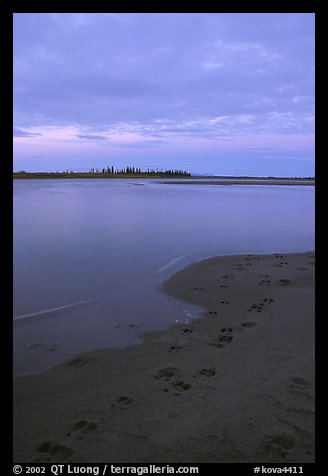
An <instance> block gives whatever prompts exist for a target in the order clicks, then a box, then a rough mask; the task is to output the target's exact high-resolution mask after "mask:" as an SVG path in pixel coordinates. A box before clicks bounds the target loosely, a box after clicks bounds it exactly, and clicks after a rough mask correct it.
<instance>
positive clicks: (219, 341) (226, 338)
mask: <svg viewBox="0 0 328 476" xmlns="http://www.w3.org/2000/svg"><path fill="white" fill-rule="evenodd" d="M221 332H222V331H221ZM232 340H233V336H232V335H229V334H221V335H219V336H218V337H217V338H216V339H215V341H214V342H210V343H209V344H210V345H212V346H214V347H218V348H219V349H222V348H223V347H226V345H228V344H230V343H231V342H232Z"/></svg>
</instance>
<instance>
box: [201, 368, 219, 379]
mask: <svg viewBox="0 0 328 476" xmlns="http://www.w3.org/2000/svg"><path fill="white" fill-rule="evenodd" d="M198 373H199V375H203V376H204V377H213V376H214V375H216V368H215V367H210V368H208V369H201V370H199V371H198Z"/></svg>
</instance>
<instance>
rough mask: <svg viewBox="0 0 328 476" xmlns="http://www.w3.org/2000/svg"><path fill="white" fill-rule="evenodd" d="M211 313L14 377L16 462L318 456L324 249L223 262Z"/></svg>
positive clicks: (192, 275) (187, 295)
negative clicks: (318, 330)
mask: <svg viewBox="0 0 328 476" xmlns="http://www.w3.org/2000/svg"><path fill="white" fill-rule="evenodd" d="M163 290H164V291H165V292H166V293H168V294H170V295H171V296H174V297H176V298H178V299H182V300H186V301H190V302H192V303H195V304H199V305H201V306H203V307H204V309H205V312H204V318H203V319H198V320H195V321H193V322H192V323H191V324H189V325H179V326H175V327H172V328H171V329H169V330H168V331H166V332H162V333H154V334H147V335H146V336H145V341H144V343H143V344H142V345H139V346H136V347H131V348H127V349H112V350H108V349H107V350H103V351H96V352H93V353H90V354H83V355H79V356H77V357H76V358H73V359H72V360H70V361H68V362H65V363H64V364H62V365H60V366H58V367H56V368H53V369H51V370H49V371H48V372H46V373H44V374H40V375H34V376H28V377H19V378H16V379H15V382H14V460H15V462H30V461H34V462H81V463H82V462H112V463H114V462H119V463H129V462H131V463H155V462H160V463H174V462H176V463H197V462H199V463H200V462H256V463H257V462H289V463H291V462H295V463H302V462H313V461H314V253H313V252H311V253H302V254H288V255H280V254H279V255H278V254H276V255H243V256H234V257H221V258H211V259H209V260H205V261H202V262H200V263H197V264H195V265H192V266H191V267H189V268H187V269H185V270H183V271H181V272H179V273H177V274H176V275H174V276H173V277H172V278H170V279H169V280H168V281H167V282H166V283H164V284H163Z"/></svg>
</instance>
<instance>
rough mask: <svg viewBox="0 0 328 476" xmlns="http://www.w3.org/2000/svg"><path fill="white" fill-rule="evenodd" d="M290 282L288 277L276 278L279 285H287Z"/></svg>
mask: <svg viewBox="0 0 328 476" xmlns="http://www.w3.org/2000/svg"><path fill="white" fill-rule="evenodd" d="M290 283H291V280H290V279H279V280H278V284H280V285H281V286H288V284H290Z"/></svg>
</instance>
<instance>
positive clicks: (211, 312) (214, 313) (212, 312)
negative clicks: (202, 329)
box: [208, 311, 218, 316]
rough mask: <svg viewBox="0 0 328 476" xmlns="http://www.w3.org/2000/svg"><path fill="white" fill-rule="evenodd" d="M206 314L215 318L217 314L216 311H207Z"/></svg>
mask: <svg viewBox="0 0 328 476" xmlns="http://www.w3.org/2000/svg"><path fill="white" fill-rule="evenodd" d="M208 313H209V314H212V315H215V316H216V315H217V314H218V313H217V311H208Z"/></svg>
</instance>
